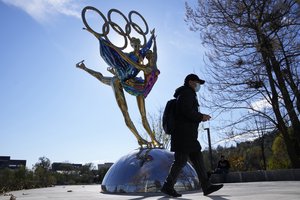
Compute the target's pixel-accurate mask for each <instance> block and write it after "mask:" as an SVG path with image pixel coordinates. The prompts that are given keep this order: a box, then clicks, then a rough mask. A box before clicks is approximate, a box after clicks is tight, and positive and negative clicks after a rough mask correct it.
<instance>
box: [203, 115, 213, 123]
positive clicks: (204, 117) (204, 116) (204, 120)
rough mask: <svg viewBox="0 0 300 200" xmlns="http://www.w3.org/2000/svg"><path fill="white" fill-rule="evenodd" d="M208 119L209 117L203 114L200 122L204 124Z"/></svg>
mask: <svg viewBox="0 0 300 200" xmlns="http://www.w3.org/2000/svg"><path fill="white" fill-rule="evenodd" d="M210 118H211V116H209V115H206V114H203V117H202V121H203V122H206V121H208V120H210Z"/></svg>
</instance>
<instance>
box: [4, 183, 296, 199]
mask: <svg viewBox="0 0 300 200" xmlns="http://www.w3.org/2000/svg"><path fill="white" fill-rule="evenodd" d="M100 188H101V187H100V185H84V186H83V185H77V186H75V185H70V186H55V187H50V188H41V189H31V190H20V191H14V192H10V193H8V194H7V195H14V196H15V197H16V200H43V199H61V200H79V199H80V200H99V199H108V200H122V199H124V200H125V199H131V200H142V199H145V200H154V199H183V200H188V199H190V200H193V199H203V200H205V199H214V200H231V199H233V200H248V199H254V200H274V199H275V200H299V199H300V181H277V182H248V183H225V184H224V187H223V188H222V189H221V190H219V191H217V192H215V193H213V194H211V195H209V196H203V194H202V192H185V193H183V196H182V197H180V198H169V197H166V196H165V195H163V194H162V193H152V194H151V193H150V194H149V193H147V194H145V193H142V194H127V195H126V194H122V195H115V194H103V193H101V192H100ZM9 199H10V196H3V195H1V196H0V200H9Z"/></svg>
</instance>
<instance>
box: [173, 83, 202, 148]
mask: <svg viewBox="0 0 300 200" xmlns="http://www.w3.org/2000/svg"><path fill="white" fill-rule="evenodd" d="M174 97H175V98H176V99H177V102H176V123H175V129H174V132H173V133H172V136H171V151H174V152H184V153H191V152H197V151H200V150H201V146H200V143H199V142H198V140H197V138H198V126H199V123H200V122H201V121H202V118H203V115H202V114H201V113H200V112H199V111H198V107H199V103H198V100H197V95H196V92H195V91H194V90H193V89H192V88H191V87H189V86H185V85H184V86H181V87H179V88H177V89H176V91H175V94H174Z"/></svg>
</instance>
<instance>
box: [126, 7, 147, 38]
mask: <svg viewBox="0 0 300 200" xmlns="http://www.w3.org/2000/svg"><path fill="white" fill-rule="evenodd" d="M132 14H136V15H138V16H139V17H140V18H141V19H142V20H143V22H144V23H145V27H146V31H144V32H143V31H142V29H141V28H140V27H139V26H138V25H137V24H136V23H134V22H132ZM128 17H129V21H130V22H131V23H132V24H133V26H132V27H133V29H134V30H135V31H136V32H138V33H139V34H141V35H147V34H148V32H149V27H148V24H147V22H146V20H145V19H144V17H143V16H142V15H141V14H140V13H138V12H137V11H134V10H133V11H130V13H129V14H128ZM137 27H138V29H137Z"/></svg>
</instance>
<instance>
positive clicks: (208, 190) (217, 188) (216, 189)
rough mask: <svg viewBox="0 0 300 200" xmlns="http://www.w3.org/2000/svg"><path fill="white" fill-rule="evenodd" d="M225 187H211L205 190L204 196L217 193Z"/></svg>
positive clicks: (221, 185) (220, 185)
mask: <svg viewBox="0 0 300 200" xmlns="http://www.w3.org/2000/svg"><path fill="white" fill-rule="evenodd" d="M222 187H223V184H219V185H213V184H212V185H210V186H209V187H208V188H206V189H204V190H203V195H204V196H207V195H209V194H211V193H213V192H215V191H218V190H219V189H221V188H222Z"/></svg>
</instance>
